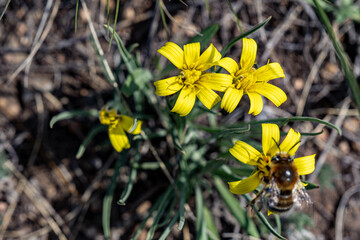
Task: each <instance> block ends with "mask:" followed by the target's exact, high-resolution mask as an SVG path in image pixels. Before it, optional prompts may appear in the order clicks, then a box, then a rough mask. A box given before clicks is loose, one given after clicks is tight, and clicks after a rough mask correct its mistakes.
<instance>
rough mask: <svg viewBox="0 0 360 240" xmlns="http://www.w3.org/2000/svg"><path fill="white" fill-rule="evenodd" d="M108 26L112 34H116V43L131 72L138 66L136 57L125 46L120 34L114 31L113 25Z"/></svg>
mask: <svg viewBox="0 0 360 240" xmlns="http://www.w3.org/2000/svg"><path fill="white" fill-rule="evenodd" d="M105 27H107V26H106V25H105ZM108 28H109V30H110V32H111V34H113V35H114V38H115V41H116V44H117V46H118V49H119V53H120V56H121V58H122V60H123V61H124V63H125V65H126V68H127V70H128V71H129V73H130V74H131V73H132V72H133V71H134V70H135V69H136V68H137V64H136V61H135V59H134V57H133V56H132V55H131V54H130V53H129V52H128V50H127V49H126V48H125V46H124V44H123V42H122V40H121V38H120V36H119V35H118V34H117V33H116V32H115V31H114V29H113V28H112V27H110V26H108Z"/></svg>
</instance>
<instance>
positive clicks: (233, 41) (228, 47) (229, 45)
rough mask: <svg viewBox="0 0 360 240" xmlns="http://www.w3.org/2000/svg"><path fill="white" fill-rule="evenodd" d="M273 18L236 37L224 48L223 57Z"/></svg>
mask: <svg viewBox="0 0 360 240" xmlns="http://www.w3.org/2000/svg"><path fill="white" fill-rule="evenodd" d="M270 19H271V17H268V18H267V19H266V20H265V21H263V22H262V23H260V24H258V25H256V26H255V27H253V28H252V29H250V30H249V31H247V32H245V33H243V34H240V35H239V36H237V37H235V38H234V39H233V40H231V41H230V42H229V43H228V44H226V45H225V47H224V48H223V50H222V51H221V55H222V56H224V55H225V54H226V53H227V51H229V49H230V48H231V47H232V46H233V45H234V44H235V43H236V42H237V41H239V40H240V39H242V38H244V37H247V36H248V35H250V34H252V33H254V32H256V31H257V30H258V29H259V28H261V27H263V26H264V25H265V24H267V23H268V22H269V21H270Z"/></svg>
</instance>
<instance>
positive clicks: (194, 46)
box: [184, 42, 200, 69]
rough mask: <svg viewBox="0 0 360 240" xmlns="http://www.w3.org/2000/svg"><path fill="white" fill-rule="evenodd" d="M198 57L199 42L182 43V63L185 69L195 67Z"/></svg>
mask: <svg viewBox="0 0 360 240" xmlns="http://www.w3.org/2000/svg"><path fill="white" fill-rule="evenodd" d="M199 57H200V43H199V42H197V43H189V44H186V45H184V64H186V66H187V67H186V69H192V68H194V67H195V63H196V62H197V60H198V59H199Z"/></svg>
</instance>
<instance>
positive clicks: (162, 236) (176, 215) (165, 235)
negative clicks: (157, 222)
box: [159, 212, 179, 240]
mask: <svg viewBox="0 0 360 240" xmlns="http://www.w3.org/2000/svg"><path fill="white" fill-rule="evenodd" d="M178 218H179V212H176V214H175V216H174V217H173V219H172V220H171V222H170V223H169V225H168V226H167V227H166V228H165V229H164V231H163V233H162V234H161V236H160V238H159V240H166V238H167V236H168V235H169V233H170V232H171V228H172V227H173V226H174V224H175V223H176V220H177V219H178Z"/></svg>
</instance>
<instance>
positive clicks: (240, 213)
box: [214, 176, 260, 237]
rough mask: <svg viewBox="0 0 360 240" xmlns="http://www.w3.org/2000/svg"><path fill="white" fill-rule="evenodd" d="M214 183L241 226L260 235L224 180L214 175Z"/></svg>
mask: <svg viewBox="0 0 360 240" xmlns="http://www.w3.org/2000/svg"><path fill="white" fill-rule="evenodd" d="M214 184H215V187H216V189H217V191H218V192H219V194H220V196H221V198H222V199H223V200H224V202H225V204H226V206H227V207H228V209H229V211H230V213H231V214H232V215H233V216H234V217H235V219H236V220H237V221H238V222H239V224H240V225H241V227H242V228H244V229H245V230H246V232H247V233H248V234H249V235H251V236H253V237H260V236H259V232H258V230H257V229H256V226H255V224H254V222H253V221H252V220H251V219H250V218H249V217H248V216H247V214H246V212H245V210H244V209H243V208H242V206H241V205H240V203H239V201H238V200H237V199H236V198H235V197H234V196H233V195H232V194H231V193H230V192H229V190H228V189H227V188H226V187H225V185H224V184H223V182H222V180H221V179H220V178H219V177H217V176H214Z"/></svg>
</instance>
